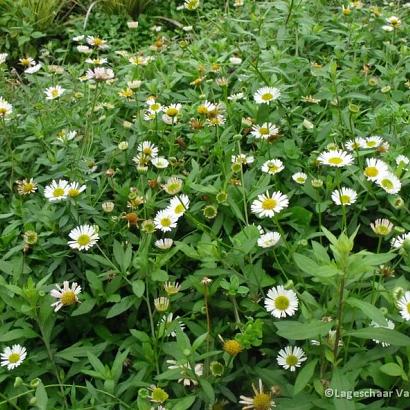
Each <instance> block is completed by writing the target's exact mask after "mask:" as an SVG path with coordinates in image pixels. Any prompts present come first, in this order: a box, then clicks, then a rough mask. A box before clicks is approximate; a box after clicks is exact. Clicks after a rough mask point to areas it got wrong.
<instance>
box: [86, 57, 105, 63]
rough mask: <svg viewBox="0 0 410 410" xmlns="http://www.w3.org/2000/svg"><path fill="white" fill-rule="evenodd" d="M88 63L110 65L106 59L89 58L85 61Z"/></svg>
mask: <svg viewBox="0 0 410 410" xmlns="http://www.w3.org/2000/svg"><path fill="white" fill-rule="evenodd" d="M85 62H86V63H88V64H93V65H104V64H107V63H108V60H107V59H106V58H100V57H98V58H87V59H86V60H85Z"/></svg>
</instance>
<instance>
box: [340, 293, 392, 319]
mask: <svg viewBox="0 0 410 410" xmlns="http://www.w3.org/2000/svg"><path fill="white" fill-rule="evenodd" d="M346 303H347V304H348V305H350V306H352V307H357V308H358V309H360V310H361V311H362V312H363V313H364V314H365V315H366V316H367V317H368V318H369V319H372V320H374V321H375V322H376V323H377V324H379V325H380V326H387V321H386V318H385V317H384V315H383V313H382V312H381V311H380V310H379V309H378V308H377V307H376V306H373V305H372V304H370V303H369V302H365V301H364V300H360V299H356V298H353V297H350V298H348V299H347V300H346Z"/></svg>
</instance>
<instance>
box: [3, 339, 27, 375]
mask: <svg viewBox="0 0 410 410" xmlns="http://www.w3.org/2000/svg"><path fill="white" fill-rule="evenodd" d="M26 356H27V350H26V348H25V347H23V346H20V345H13V346H11V347H8V346H7V347H6V348H5V349H4V350H3V353H1V355H0V359H1V366H7V370H13V369H14V368H15V367H18V366H20V365H21V363H23V361H24V359H25V358H26Z"/></svg>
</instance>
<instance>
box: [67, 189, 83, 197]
mask: <svg viewBox="0 0 410 410" xmlns="http://www.w3.org/2000/svg"><path fill="white" fill-rule="evenodd" d="M78 195H80V191H79V190H78V189H76V188H71V189H69V190H68V196H71V197H72V198H74V197H76V196H78Z"/></svg>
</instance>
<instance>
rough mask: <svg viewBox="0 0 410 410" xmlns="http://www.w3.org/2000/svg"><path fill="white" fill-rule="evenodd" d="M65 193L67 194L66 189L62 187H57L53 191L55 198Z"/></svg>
mask: <svg viewBox="0 0 410 410" xmlns="http://www.w3.org/2000/svg"><path fill="white" fill-rule="evenodd" d="M64 194H65V190H64V188H61V187H57V188H56V189H54V191H53V196H54V197H55V198H58V197H60V196H64Z"/></svg>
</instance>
